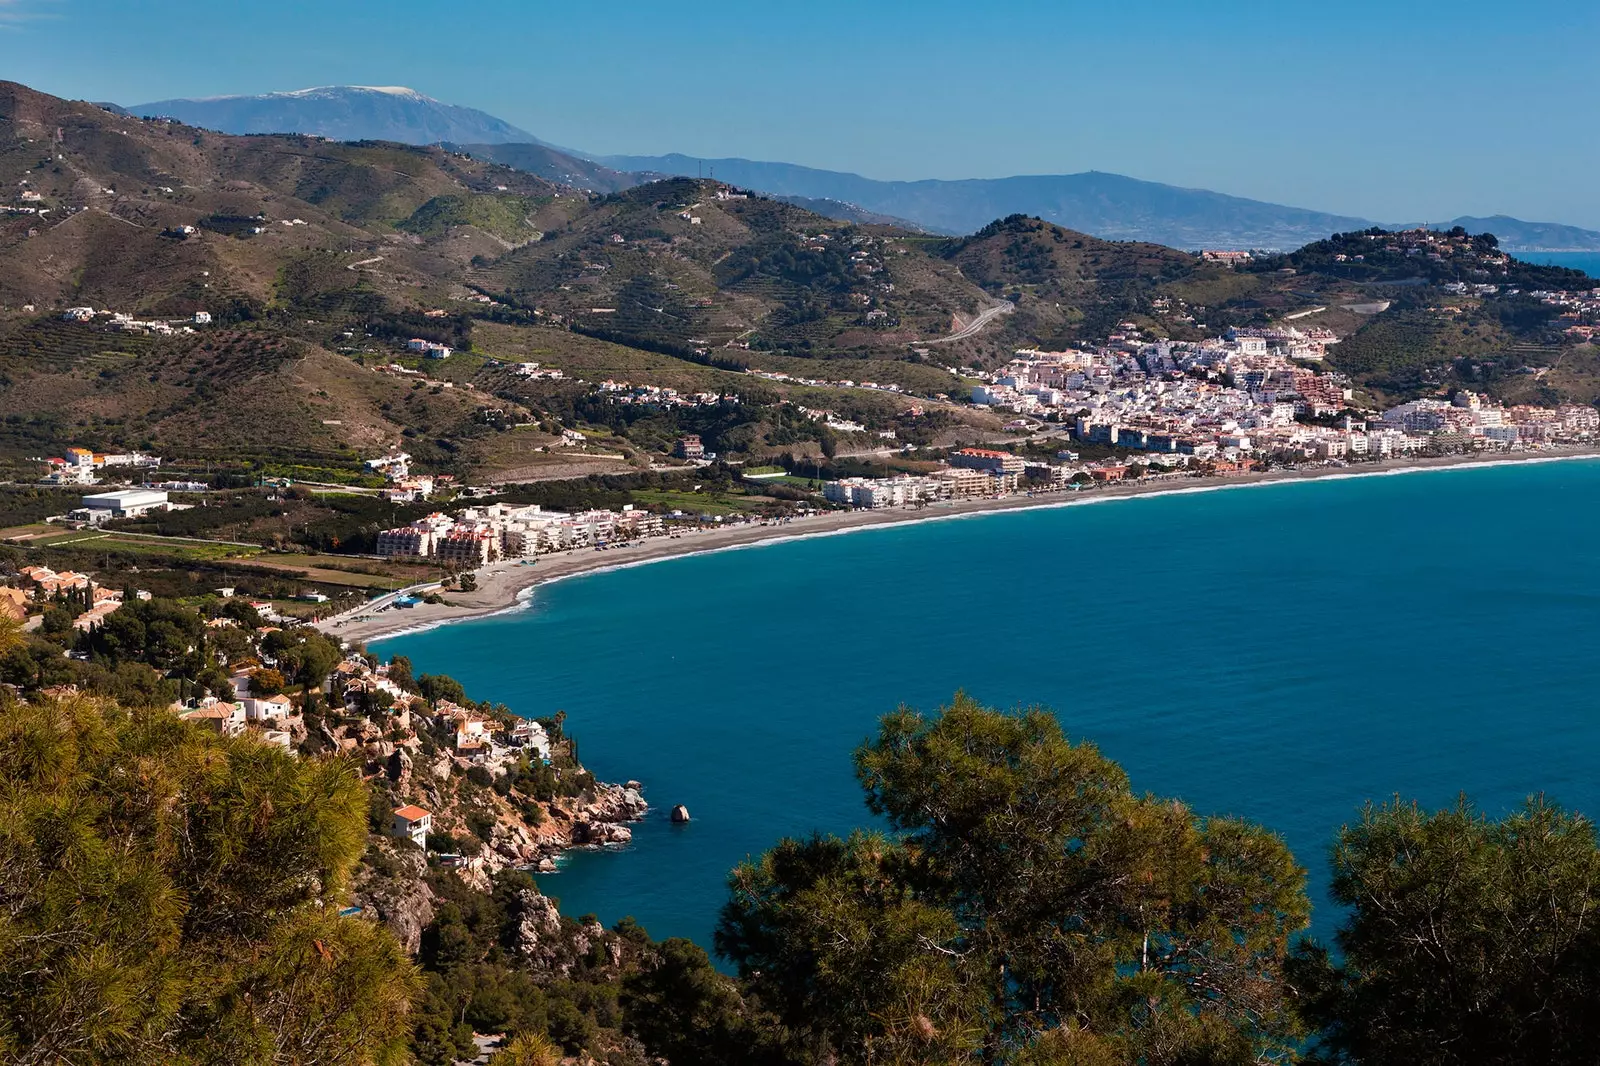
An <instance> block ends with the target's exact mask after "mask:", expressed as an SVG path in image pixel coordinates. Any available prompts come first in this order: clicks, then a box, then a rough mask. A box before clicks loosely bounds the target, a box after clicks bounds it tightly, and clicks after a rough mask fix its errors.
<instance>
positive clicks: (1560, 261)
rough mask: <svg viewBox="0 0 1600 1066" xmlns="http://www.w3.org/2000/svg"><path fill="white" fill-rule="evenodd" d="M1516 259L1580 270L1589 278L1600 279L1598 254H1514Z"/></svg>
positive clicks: (1599, 257)
mask: <svg viewBox="0 0 1600 1066" xmlns="http://www.w3.org/2000/svg"><path fill="white" fill-rule="evenodd" d="M1514 254H1515V255H1516V257H1517V258H1518V259H1522V260H1525V261H1527V262H1529V263H1544V264H1546V265H1549V266H1564V267H1571V268H1572V269H1573V270H1581V271H1583V272H1584V273H1585V274H1587V275H1589V276H1590V277H1591V278H1600V252H1516V253H1514Z"/></svg>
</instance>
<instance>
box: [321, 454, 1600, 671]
mask: <svg viewBox="0 0 1600 1066" xmlns="http://www.w3.org/2000/svg"><path fill="white" fill-rule="evenodd" d="M1584 458H1600V449H1597V448H1593V447H1584V448H1565V449H1551V450H1548V451H1538V452H1518V453H1514V454H1508V455H1494V456H1480V455H1447V456H1438V457H1430V458H1416V459H1392V460H1385V461H1382V462H1376V463H1358V464H1351V465H1344V466H1337V465H1334V466H1318V467H1300V468H1296V469H1285V470H1271V471H1267V472H1264V473H1256V474H1244V475H1239V476H1233V477H1196V476H1193V475H1163V476H1158V477H1152V478H1145V479H1141V480H1139V481H1131V482H1121V483H1117V484H1112V485H1107V486H1103V487H1097V488H1086V489H1083V490H1081V491H1057V492H1042V493H1035V494H1034V495H1032V496H1007V497H1000V498H984V499H971V500H951V501H946V502H943V503H938V504H932V505H928V506H925V507H893V508H884V509H880V510H870V511H834V512H826V513H823V514H817V515H812V516H809V517H805V518H793V519H787V520H783V521H766V522H750V523H745V524H740V525H734V526H727V527H717V528H707V529H702V530H684V531H682V532H679V533H675V534H673V535H672V536H670V537H654V538H651V539H649V540H643V541H636V542H634V543H633V544H631V545H630V546H628V547H613V548H609V549H607V550H605V551H598V550H595V549H593V548H582V549H575V550H573V551H567V552H557V553H553V554H550V555H541V556H538V559H537V562H534V561H532V560H529V561H523V560H511V561H506V562H499V563H491V564H490V565H489V566H486V567H484V568H482V569H480V570H478V571H477V580H478V587H477V589H476V590H475V591H473V592H453V593H447V594H446V596H447V599H448V602H446V603H439V604H431V603H418V604H416V605H415V606H414V607H409V608H398V607H389V608H388V609H386V610H377V608H379V607H382V606H383V605H384V604H387V603H390V602H391V601H392V597H384V598H382V599H380V600H376V601H373V602H372V603H368V604H364V605H362V606H361V607H359V608H355V609H352V610H350V611H346V612H344V613H342V614H337V615H332V616H330V617H328V618H325V619H323V620H322V621H320V622H318V623H316V624H317V627H318V628H320V629H322V630H324V631H325V632H327V633H329V634H332V635H334V636H337V637H339V638H341V639H343V640H347V641H352V642H355V641H363V642H364V641H375V640H381V639H383V638H385V637H391V636H395V635H397V634H399V633H404V632H412V631H415V630H419V629H426V628H431V627H433V626H436V625H443V624H447V623H450V622H459V621H463V620H465V619H469V618H481V617H484V616H486V615H491V614H498V613H502V612H505V611H508V610H514V609H517V608H518V607H519V606H520V605H521V604H522V602H523V601H524V600H525V598H526V596H527V594H528V592H529V590H531V589H533V588H535V587H537V586H539V585H544V584H548V583H550V582H552V581H559V580H561V579H562V578H568V577H574V576H576V575H579V574H584V573H590V572H593V571H596V570H606V569H616V568H619V567H625V566H637V565H640V564H643V563H651V562H659V561H660V560H663V559H671V558H675V557H678V556H685V555H695V554H699V553H702V552H712V551H723V550H727V549H730V548H739V547H748V546H750V545H754V544H764V543H771V542H775V541H779V540H785V539H789V538H794V537H813V536H826V535H830V534H836V533H844V532H850V531H854V530H859V529H870V528H873V527H877V526H886V525H896V524H899V523H903V522H918V521H930V520H935V519H941V518H958V517H964V516H969V515H979V514H987V513H993V512H997V511H1014V510H1019V509H1022V508H1028V507H1069V506H1078V505H1084V504H1091V503H1096V502H1100V501H1105V500H1115V499H1126V498H1128V497H1133V496H1153V495H1169V494H1176V493H1190V492H1210V491H1217V490H1224V489H1230V488H1241V487H1245V486H1250V485H1264V484H1273V483H1281V482H1291V481H1309V480H1314V479H1318V478H1350V477H1372V476H1378V475H1386V474H1408V473H1420V472H1424V471H1429V470H1441V469H1451V468H1460V467H1482V466H1499V465H1505V464H1510V463H1522V462H1552V461H1557V460H1563V459H1584Z"/></svg>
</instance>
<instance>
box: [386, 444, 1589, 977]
mask: <svg viewBox="0 0 1600 1066" xmlns="http://www.w3.org/2000/svg"><path fill="white" fill-rule="evenodd" d="M1597 518H1600V461H1592V460H1578V461H1564V462H1548V463H1515V464H1507V465H1496V466H1480V467H1466V468H1455V469H1449V470H1438V471H1430V472H1426V473H1409V474H1402V475H1394V476H1371V477H1352V478H1344V479H1324V480H1317V481H1308V482H1281V483H1276V484H1272V485H1265V486H1259V487H1247V488H1231V489H1222V490H1218V491H1206V492H1195V493H1183V494H1172V495H1155V496H1148V497H1134V498H1128V499H1121V500H1115V501H1106V502H1102V503H1095V504H1091V505H1082V506H1069V507H1057V508H1040V509H1034V510H1027V511H1019V512H1008V513H1000V514H991V515H986V516H983V517H978V518H969V519H960V520H947V521H930V522H916V523H909V524H904V525H898V526H891V527H880V528H875V529H871V530H867V531H863V532H858V533H851V534H848V535H842V536H827V537H816V538H809V539H797V540H791V541H787V542H783V543H777V544H771V545H765V546H760V547H754V548H748V549H741V550H736V551H726V552H718V553H712V554H706V555H699V556H690V557H685V558H680V559H675V560H671V561H668V562H662V563H657V564H652V565H648V566H641V567H636V568H631V569H622V570H616V571H611V572H600V573H594V574H589V575H586V576H583V577H578V578H573V579H570V580H565V581H559V582H556V583H553V584H550V585H547V586H543V587H540V588H538V589H536V590H535V591H534V594H533V598H532V600H531V602H530V604H529V605H528V607H527V609H525V610H521V611H517V612H514V613H509V614H505V615H501V616H498V617H494V618H487V619H481V620H476V621H471V622H464V623H461V624H457V625H450V626H444V627H441V628H438V629H434V630H430V631H427V632H423V633H417V634H412V635H408V636H403V637H398V638H395V639H391V640H387V641H383V642H381V643H377V644H374V646H373V647H374V650H376V651H378V652H379V653H381V654H383V655H385V656H388V655H394V654H404V655H408V656H410V657H411V659H412V660H413V662H414V663H415V665H416V669H417V670H418V671H419V672H445V673H450V674H452V675H454V676H456V677H457V678H459V679H460V680H461V681H462V682H464V683H465V685H466V686H467V691H468V692H469V693H470V694H472V695H473V696H474V697H475V698H478V699H492V700H496V701H503V702H505V703H506V704H508V705H509V706H510V707H511V708H512V709H513V710H515V711H517V712H518V713H521V714H526V715H532V716H546V715H550V714H553V713H555V712H556V711H557V710H565V711H566V712H567V716H568V717H567V729H568V731H569V732H570V733H571V734H572V735H573V736H574V737H576V738H577V739H578V743H579V754H580V757H581V758H582V760H583V761H584V763H585V764H586V765H587V766H588V767H589V768H590V769H591V770H593V771H594V772H595V773H596V774H597V775H599V776H600V777H601V778H603V779H606V780H613V781H616V780H626V779H628V778H637V779H639V780H641V781H643V782H644V783H645V785H646V795H647V796H648V798H649V799H650V801H651V803H652V804H653V805H654V808H655V810H654V811H653V812H652V814H651V816H650V817H649V819H648V820H646V821H645V822H644V823H642V824H640V825H638V826H637V827H636V828H635V834H634V844H633V846H632V847H631V848H629V849H626V850H623V851H617V852H605V853H580V854H576V855H573V856H571V857H569V859H568V861H567V863H566V865H565V867H564V869H563V870H562V872H560V873H558V874H554V875H545V876H542V877H541V878H540V879H539V880H540V887H541V889H542V890H543V891H544V892H546V893H548V894H550V895H553V896H556V897H558V898H559V899H560V900H561V904H562V909H563V910H564V911H565V912H567V913H569V914H573V915H578V914H583V913H586V912H592V913H594V914H596V915H598V916H599V917H600V918H601V919H602V920H603V921H605V922H607V923H608V924H609V923H612V922H615V921H616V920H617V919H619V918H621V917H623V916H624V915H630V914H631V915H633V916H634V917H636V918H637V919H638V920H639V921H640V922H641V923H643V924H644V925H645V927H646V928H647V929H648V930H649V931H650V932H651V933H652V934H653V935H655V936H657V937H666V936H689V937H692V938H694V939H696V940H697V941H699V942H701V943H702V944H705V945H707V946H709V944H710V933H711V930H712V928H713V926H714V924H715V920H716V913H717V910H718V908H719V907H720V906H721V904H722V901H723V899H724V898H725V894H726V888H725V880H726V875H727V871H728V870H729V868H730V867H731V866H733V865H734V864H735V863H737V862H738V861H740V860H741V859H743V858H745V857H746V856H748V855H753V854H759V853H760V852H761V851H762V850H763V849H765V848H766V847H768V846H770V845H771V844H772V843H773V842H774V841H776V840H777V839H778V838H779V837H780V836H783V835H795V834H805V833H809V832H811V831H813V830H821V831H831V832H844V831H847V830H849V829H850V828H852V827H854V826H858V825H864V824H869V823H870V821H871V818H870V815H869V814H868V812H867V811H866V808H865V806H864V804H863V802H862V799H861V793H860V789H859V787H858V786H857V784H856V783H855V781H854V778H853V776H852V772H851V762H850V755H851V751H852V749H853V748H854V747H855V746H856V745H857V744H858V743H860V742H861V740H862V739H864V738H865V737H867V736H868V735H869V734H870V733H872V732H873V730H874V728H875V722H876V720H877V718H878V716H879V715H881V714H883V713H885V712H887V711H889V710H892V709H893V708H894V707H895V706H896V705H897V704H899V703H902V702H905V703H909V704H911V705H913V706H916V707H920V708H924V709H928V710H931V709H933V708H934V707H936V706H937V705H938V704H939V703H940V702H941V701H944V700H947V699H948V698H949V697H950V696H951V694H952V693H954V692H955V691H956V690H957V689H965V690H966V691H968V692H970V693H971V694H972V695H974V696H975V697H977V698H978V699H980V700H982V701H983V702H986V703H989V704H993V705H999V706H1012V705H1016V704H1023V703H1041V704H1045V705H1048V706H1049V707H1051V708H1052V709H1053V710H1054V711H1055V712H1056V713H1057V714H1058V715H1059V717H1060V719H1061V721H1062V723H1063V724H1064V726H1065V728H1066V730H1067V731H1068V733H1069V735H1071V736H1072V737H1073V738H1074V739H1080V738H1081V739H1087V740H1090V741H1093V742H1094V743H1096V744H1098V745H1099V746H1100V747H1101V748H1102V749H1103V750H1104V751H1105V752H1106V754H1108V755H1109V756H1111V757H1112V758H1114V759H1116V760H1118V761H1119V762H1120V763H1122V765H1123V766H1124V767H1125V768H1126V769H1127V770H1128V772H1129V774H1130V776H1131V778H1132V781H1133V785H1134V787H1135V788H1136V789H1138V790H1141V791H1151V792H1155V793H1159V794H1163V795H1171V796H1177V797H1180V798H1182V799H1183V800H1185V801H1186V802H1188V803H1189V804H1191V805H1192V806H1193V807H1194V808H1195V809H1196V810H1198V811H1200V812H1202V813H1207V814H1234V815H1240V816H1243V817H1247V818H1250V819H1253V820H1255V821H1258V822H1260V823H1262V824H1264V825H1266V826H1268V827H1269V828H1271V829H1273V830H1274V831H1276V832H1278V833H1280V834H1282V835H1283V837H1284V838H1285V839H1286V840H1287V842H1288V844H1289V845H1290V847H1291V848H1292V849H1293V850H1294V852H1295V855H1296V856H1297V857H1298V859H1299V860H1300V862H1301V863H1302V865H1305V866H1306V867H1307V868H1308V869H1309V871H1310V874H1311V892H1312V901H1313V905H1314V906H1315V907H1316V918H1315V923H1314V928H1315V930H1316V931H1317V932H1319V933H1321V934H1324V935H1325V934H1326V933H1327V932H1328V931H1329V929H1330V928H1331V925H1332V923H1333V922H1334V921H1335V920H1336V917H1337V915H1336V914H1335V912H1334V911H1333V910H1332V906H1331V904H1329V903H1327V902H1326V885H1327V860H1326V852H1327V848H1328V845H1329V843H1330V841H1331V840H1332V837H1333V834H1334V833H1335V832H1336V831H1337V829H1338V827H1339V826H1340V824H1341V823H1344V822H1347V821H1350V820H1352V819H1354V818H1355V817H1357V816H1358V812H1359V810H1360V807H1361V805H1362V804H1363V803H1364V802H1365V801H1367V800H1369V799H1370V800H1375V801H1382V800H1385V799H1387V798H1389V797H1391V796H1393V795H1395V794H1399V795H1402V796H1405V797H1407V798H1415V799H1417V800H1419V801H1421V802H1422V803H1424V804H1426V805H1429V806H1439V805H1444V804H1448V803H1451V802H1453V800H1454V798H1455V797H1456V795H1457V794H1458V792H1461V791H1465V792H1466V793H1468V794H1469V795H1470V796H1471V797H1472V798H1474V799H1475V800H1477V801H1478V802H1479V803H1480V804H1481V805H1482V806H1483V807H1484V808H1485V809H1486V810H1488V811H1490V812H1493V813H1500V812H1503V811H1505V810H1506V809H1508V808H1509V807H1511V806H1513V805H1515V804H1516V803H1518V802H1520V801H1521V800H1522V799H1523V798H1524V797H1525V796H1527V795H1529V794H1531V793H1535V792H1541V791H1543V792H1547V793H1548V794H1549V795H1550V796H1551V797H1552V798H1554V799H1557V800H1559V801H1560V802H1562V803H1564V804H1566V805H1567V806H1569V807H1574V808H1577V809H1579V810H1582V811H1585V812H1593V811H1595V810H1597V809H1600V779H1597V777H1596V775H1595V772H1594V766H1595V754H1594V753H1595V750H1596V748H1597V746H1600V698H1597V696H1596V676H1595V674H1596V671H1595V669H1594V663H1595V661H1596V646H1597V641H1600V566H1597V565H1596V564H1597V562H1600V558H1597V557H1600V546H1597V543H1596V539H1595V528H1596V519H1597ZM677 803H682V804H685V805H687V806H688V808H689V811H690V813H691V815H692V816H693V819H694V820H693V821H692V822H691V823H690V824H689V825H686V826H674V825H671V824H669V823H668V821H667V817H666V812H667V811H668V810H669V809H670V807H671V806H672V805H673V804H677Z"/></svg>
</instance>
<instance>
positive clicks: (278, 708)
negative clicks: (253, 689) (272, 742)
mask: <svg viewBox="0 0 1600 1066" xmlns="http://www.w3.org/2000/svg"><path fill="white" fill-rule="evenodd" d="M244 709H245V714H247V715H249V717H250V720H251V721H252V722H283V721H287V720H288V718H289V715H291V714H293V713H294V703H293V702H292V701H291V700H290V699H289V697H288V696H284V695H281V694H280V695H277V696H262V697H260V698H252V699H247V700H245V701H244Z"/></svg>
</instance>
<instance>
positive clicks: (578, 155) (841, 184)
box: [130, 86, 1600, 251]
mask: <svg viewBox="0 0 1600 1066" xmlns="http://www.w3.org/2000/svg"><path fill="white" fill-rule="evenodd" d="M130 110H131V111H132V112H134V113H135V114H143V115H149V114H160V115H166V116H170V117H172V118H176V119H178V120H180V121H182V122H185V123H187V124H190V125H197V126H202V127H205V128H208V129H216V130H220V131H222V132H224V133H237V134H250V133H305V134H314V135H317V136H322V137H327V138H329V139H332V140H347V141H356V140H387V141H397V142H400V143H403V144H436V143H444V144H447V145H450V146H459V147H460V150H461V151H466V152H470V153H471V154H473V155H476V156H478V157H479V158H481V159H488V160H492V161H495V162H500V163H504V164H506V165H508V166H513V167H516V168H517V169H519V170H525V171H527V172H529V173H532V174H537V175H539V176H540V177H543V178H546V179H547V180H550V181H556V182H560V183H562V184H567V185H572V186H575V187H577V188H581V189H586V190H588V191H590V192H598V193H614V192H619V191H621V190H623V189H627V188H631V187H632V186H635V185H639V184H642V183H644V182H647V181H651V180H655V179H657V178H661V177H706V178H711V177H715V178H717V179H719V180H721V181H724V182H729V183H731V184H734V185H738V186H742V187H745V188H749V189H752V190H755V191H757V192H761V193H764V194H766V195H769V196H775V197H779V198H785V199H789V200H790V201H791V202H794V203H798V204H801V205H802V206H805V207H806V208H808V209H810V210H813V211H816V212H818V213H820V214H824V215H827V216H828V217H831V218H839V219H844V220H850V221H861V222H877V221H880V220H881V221H883V222H884V223H886V224H894V225H902V226H908V227H911V228H917V229H923V230H928V231H932V232H935V233H943V234H947V235H952V236H953V235H958V234H964V233H972V232H974V231H976V230H978V229H980V228H982V227H983V226H985V225H987V224H988V223H990V222H991V221H993V220H994V219H996V218H1003V217H1006V216H1008V215H1012V214H1019V213H1020V214H1028V215H1035V216H1037V217H1039V218H1042V219H1045V220H1046V221H1049V222H1054V223H1056V224H1057V225H1060V226H1064V227H1067V228H1069V229H1073V230H1078V231H1082V232H1084V233H1092V234H1094V235H1095V236H1098V237H1101V238H1104V239H1107V240H1132V241H1148V242H1154V243H1158V244H1165V245H1169V246H1171V247H1175V248H1187V249H1197V248H1202V247H1212V248H1217V247H1226V248H1265V249H1275V250H1289V249H1293V248H1298V247H1300V246H1301V245H1304V244H1308V243H1310V242H1312V241H1316V240H1321V239H1322V238H1324V237H1327V236H1328V235H1329V234H1331V233H1337V232H1347V231H1351V230H1360V229H1366V228H1368V227H1370V226H1372V225H1374V224H1375V223H1374V222H1373V221H1372V220H1369V219H1364V218H1356V217H1353V216H1348V215H1339V214H1334V213H1332V212H1325V211H1316V210H1311V209H1307V208H1300V207H1291V206H1285V205H1282V204H1274V203H1268V202H1266V201H1261V200H1252V199H1249V198H1247V197H1240V196H1230V195H1228V194H1225V193H1219V192H1213V191H1210V190H1207V189H1190V188H1183V187H1180V186H1175V185H1167V184H1163V183H1161V182H1153V181H1143V180H1140V179H1137V178H1130V177H1126V176H1123V175H1119V174H1109V173H1104V172H1100V171H1086V172H1083V173H1079V174H1039V175H1017V176H1012V177H1005V178H970V179H962V180H951V181H947V180H936V179H927V180H922V181H879V180H876V179H873V178H867V177H863V176H861V175H859V174H851V173H844V172H839V171H831V170H822V169H818V168H815V167H806V166H799V165H796V164H793V163H775V162H764V161H759V160H750V159H740V158H725V159H703V158H697V157H694V156H688V155H682V154H677V153H673V154H668V155H657V156H644V155H612V156H597V155H590V154H588V153H584V152H578V151H574V150H572V149H565V148H560V147H558V146H556V145H552V144H549V143H548V142H545V141H542V140H540V139H539V138H538V137H535V136H534V135H533V134H531V133H528V132H527V131H525V130H521V129H518V128H517V127H515V126H513V125H511V124H510V123H508V122H505V121H504V120H502V119H498V118H495V117H494V116H493V115H489V114H486V113H485V112H482V111H478V110H474V109H472V108H466V107H457V106H454V105H450V104H445V103H441V102H440V101H437V100H433V99H431V98H429V97H426V96H423V95H421V94H420V93H417V92H415V91H414V90H411V89H404V88H398V87H393V88H384V87H370V86H366V87H363V86H329V87H323V88H316V89H301V90H298V91H294V92H277V93H266V94H261V95H256V96H223V97H214V98H210V99H178V100H162V101H157V102H154V103H149V104H141V105H138V106H137V107H134V108H131V109H130ZM1435 225H1437V226H1439V227H1440V228H1446V229H1447V228H1449V227H1450V226H1454V225H1461V226H1465V227H1466V228H1467V229H1469V230H1473V231H1474V232H1481V231H1492V232H1494V233H1495V234H1496V236H1498V237H1499V238H1500V241H1501V244H1502V245H1503V246H1505V247H1506V248H1508V249H1512V250H1538V251H1600V232H1596V231H1593V230H1586V229H1582V228H1579V227H1576V226H1568V225H1564V224H1561V223H1554V222H1525V221H1522V220H1520V219H1515V218H1511V217H1509V216H1505V215H1496V216H1492V217H1489V218H1470V217H1461V218H1455V219H1452V220H1450V221H1449V222H1444V223H1436V224H1435Z"/></svg>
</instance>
